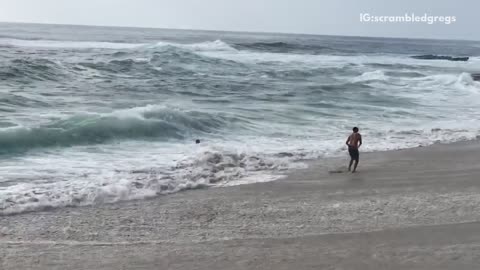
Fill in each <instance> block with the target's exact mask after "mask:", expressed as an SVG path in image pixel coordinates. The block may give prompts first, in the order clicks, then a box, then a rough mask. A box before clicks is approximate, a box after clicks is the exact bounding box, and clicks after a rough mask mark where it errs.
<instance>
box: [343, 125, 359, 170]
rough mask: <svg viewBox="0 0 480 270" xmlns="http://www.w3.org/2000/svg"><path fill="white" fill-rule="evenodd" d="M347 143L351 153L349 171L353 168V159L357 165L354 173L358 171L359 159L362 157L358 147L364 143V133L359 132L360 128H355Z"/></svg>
mask: <svg viewBox="0 0 480 270" xmlns="http://www.w3.org/2000/svg"><path fill="white" fill-rule="evenodd" d="M346 144H347V145H348V153H349V154H350V158H351V160H350V165H349V166H348V171H351V170H352V164H353V161H355V166H354V167H353V171H352V173H354V172H356V171H357V166H358V161H359V159H360V152H358V148H360V146H361V145H362V135H360V133H358V128H357V127H354V128H353V133H352V134H351V135H350V136H348V139H347V142H346Z"/></svg>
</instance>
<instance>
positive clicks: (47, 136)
mask: <svg viewBox="0 0 480 270" xmlns="http://www.w3.org/2000/svg"><path fill="white" fill-rule="evenodd" d="M232 121H237V122H238V121H239V120H238V119H232V118H229V117H226V116H222V115H220V114H208V113H203V112H198V111H182V110H178V109H175V108H167V107H163V106H147V107H141V108H133V109H128V110H121V111H115V112H112V113H109V114H84V115H77V116H73V117H70V118H67V119H65V120H59V121H56V122H53V123H50V124H46V125H41V126H38V127H30V128H26V127H10V128H4V129H0V153H2V154H6V153H15V152H19V151H28V150H30V149H33V148H39V147H68V146H75V145H84V144H99V143H104V142H106V141H109V140H114V139H144V140H145V139H151V140H170V139H177V140H178V139H185V138H187V137H189V136H192V135H200V134H205V133H212V132H219V131H220V130H221V129H222V127H224V126H225V125H227V123H230V122H232Z"/></svg>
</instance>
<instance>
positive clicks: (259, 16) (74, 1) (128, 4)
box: [0, 0, 480, 40]
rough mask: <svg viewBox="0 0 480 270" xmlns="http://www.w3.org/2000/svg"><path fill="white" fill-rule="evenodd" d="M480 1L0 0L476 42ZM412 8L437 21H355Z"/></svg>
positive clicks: (47, 12) (113, 20) (12, 17)
mask: <svg viewBox="0 0 480 270" xmlns="http://www.w3.org/2000/svg"><path fill="white" fill-rule="evenodd" d="M479 11H480V0H403V1H394V0H0V21H4V22H8V21H9V22H36V23H60V24H85V25H111V26H140V27H141V26H144V27H160V28H180V29H208V30H231V31H262V32H263V31H265V32H286V33H310V34H326V35H356V36H387V37H418V38H447V39H476V40H480V31H478V27H479V26H480V14H478V13H479ZM405 12H408V13H411V12H414V13H416V14H417V15H423V14H424V13H428V14H429V15H433V16H456V20H457V21H456V22H455V23H452V24H450V25H446V24H444V23H436V24H433V25H429V24H426V23H413V24H412V23H361V22H360V13H369V14H371V15H377V16H389V15H403V14H405Z"/></svg>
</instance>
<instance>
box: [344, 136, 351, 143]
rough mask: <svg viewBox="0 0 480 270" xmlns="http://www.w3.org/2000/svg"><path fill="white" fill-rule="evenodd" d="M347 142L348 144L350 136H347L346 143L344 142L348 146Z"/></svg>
mask: <svg viewBox="0 0 480 270" xmlns="http://www.w3.org/2000/svg"><path fill="white" fill-rule="evenodd" d="M348 142H350V136H348V138H347V141H346V142H345V144H346V145H349V144H348Z"/></svg>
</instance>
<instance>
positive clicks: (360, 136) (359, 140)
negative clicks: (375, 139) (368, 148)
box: [358, 134, 362, 147]
mask: <svg viewBox="0 0 480 270" xmlns="http://www.w3.org/2000/svg"><path fill="white" fill-rule="evenodd" d="M358 136H359V138H358V142H359V143H360V144H359V145H358V147H360V146H362V135H360V134H358Z"/></svg>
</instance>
